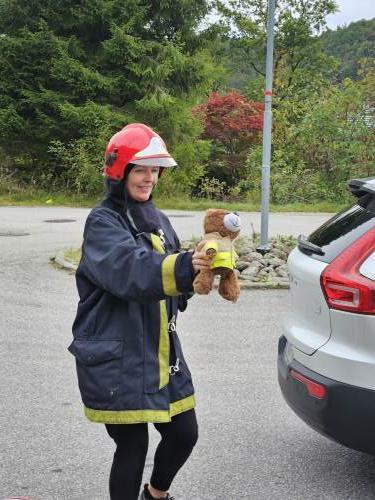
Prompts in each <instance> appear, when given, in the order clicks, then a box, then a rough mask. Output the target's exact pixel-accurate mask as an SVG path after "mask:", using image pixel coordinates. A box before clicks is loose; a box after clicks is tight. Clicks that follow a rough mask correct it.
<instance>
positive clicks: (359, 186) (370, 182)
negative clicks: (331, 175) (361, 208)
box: [347, 177, 375, 198]
mask: <svg viewBox="0 0 375 500" xmlns="http://www.w3.org/2000/svg"><path fill="white" fill-rule="evenodd" d="M347 187H348V189H349V191H350V192H351V193H352V194H353V195H354V196H356V197H357V198H360V197H361V196H363V195H365V194H368V193H371V194H374V195H375V177H366V178H365V179H353V180H351V181H349V182H348V184H347Z"/></svg>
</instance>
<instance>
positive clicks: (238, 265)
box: [236, 260, 250, 273]
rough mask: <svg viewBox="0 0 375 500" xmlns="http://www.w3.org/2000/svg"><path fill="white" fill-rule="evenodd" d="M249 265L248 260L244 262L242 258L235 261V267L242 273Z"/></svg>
mask: <svg viewBox="0 0 375 500" xmlns="http://www.w3.org/2000/svg"><path fill="white" fill-rule="evenodd" d="M249 266H250V264H249V262H246V261H244V260H238V261H237V262H236V269H238V270H239V272H240V273H242V272H243V271H244V270H245V269H246V268H248V267H249Z"/></svg>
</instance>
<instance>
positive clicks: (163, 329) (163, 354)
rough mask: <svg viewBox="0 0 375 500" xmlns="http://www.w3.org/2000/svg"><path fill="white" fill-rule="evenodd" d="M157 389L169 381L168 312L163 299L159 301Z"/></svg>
mask: <svg viewBox="0 0 375 500" xmlns="http://www.w3.org/2000/svg"><path fill="white" fill-rule="evenodd" d="M158 358H159V389H161V388H162V387H164V386H166V385H167V384H168V382H169V332H168V313H167V304H166V301H165V300H161V301H160V334H159V352H158Z"/></svg>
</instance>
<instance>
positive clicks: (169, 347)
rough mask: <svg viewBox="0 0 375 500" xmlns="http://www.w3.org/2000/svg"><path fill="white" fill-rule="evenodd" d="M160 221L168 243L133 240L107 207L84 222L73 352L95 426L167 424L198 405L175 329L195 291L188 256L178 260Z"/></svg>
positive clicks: (147, 237)
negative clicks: (180, 315) (179, 316)
mask: <svg viewBox="0 0 375 500" xmlns="http://www.w3.org/2000/svg"><path fill="white" fill-rule="evenodd" d="M160 217H161V225H162V227H161V230H162V233H163V235H165V243H164V242H163V241H162V240H161V239H160V237H159V236H157V235H155V234H149V233H140V234H134V231H133V230H132V228H131V226H130V224H129V222H128V221H127V220H126V218H125V217H123V216H122V215H121V213H119V212H118V211H116V210H113V209H110V208H108V207H105V206H99V207H96V208H94V209H93V210H92V211H91V213H90V215H89V217H88V218H87V221H86V225H85V230H84V242H83V246H82V258H81V261H80V263H79V266H78V269H77V273H76V282H77V288H78V292H79V297H80V301H79V304H78V310H77V316H76V319H75V321H74V324H73V335H74V340H73V342H72V344H71V345H70V346H69V351H70V352H71V353H72V354H73V355H74V356H75V358H76V366H77V374H78V383H79V388H80V392H81V396H82V400H83V403H84V407H85V414H86V416H87V417H88V418H89V419H90V420H92V421H95V422H104V423H138V422H168V421H170V419H171V417H172V416H173V415H175V414H177V413H181V412H183V411H186V410H188V409H191V408H193V407H194V406H195V400H194V388H193V384H192V380H191V375H190V372H189V369H188V366H187V364H186V362H185V359H184V356H183V353H182V349H181V345H180V341H179V339H178V336H177V332H176V328H175V320H176V317H177V312H178V309H180V310H183V309H184V308H185V307H186V295H187V294H189V293H190V292H191V291H192V281H193V268H192V264H191V253H190V252H182V253H175V252H177V251H178V248H177V241H178V240H177V237H176V235H175V233H174V231H173V228H172V226H171V225H170V223H169V220H168V219H167V217H166V216H165V215H163V214H161V213H160ZM172 324H173V328H172V327H171V325H172Z"/></svg>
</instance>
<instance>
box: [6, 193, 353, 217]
mask: <svg viewBox="0 0 375 500" xmlns="http://www.w3.org/2000/svg"><path fill="white" fill-rule="evenodd" d="M101 199H102V197H101V196H97V197H89V196H86V195H79V194H67V193H64V192H48V191H42V190H35V189H17V190H14V191H9V192H4V191H3V192H1V190H0V206H31V207H32V206H65V207H83V208H92V207H93V206H95V205H96V204H97V203H98V202H99V201H100V200H101ZM154 201H155V204H156V205H157V207H158V208H160V209H169V210H192V211H199V210H207V209H208V208H225V209H226V210H235V211H239V212H259V211H260V203H246V202H235V201H227V202H218V201H214V200H206V199H199V198H197V199H191V198H188V197H173V198H167V197H165V196H161V195H159V196H158V193H157V192H156V193H155V196H154ZM346 205H347V204H342V203H331V202H322V201H319V202H316V203H290V204H285V205H276V204H271V205H270V211H271V212H333V213H335V212H338V211H339V210H341V209H342V208H344V207H345V206H346Z"/></svg>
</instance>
